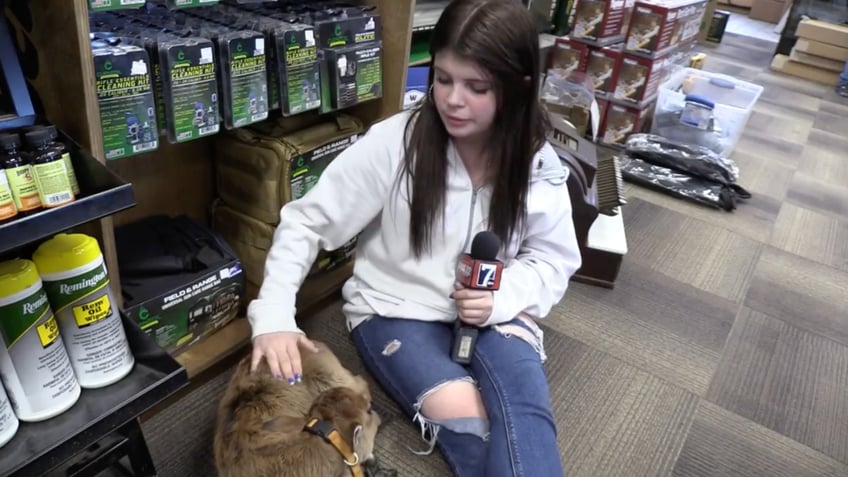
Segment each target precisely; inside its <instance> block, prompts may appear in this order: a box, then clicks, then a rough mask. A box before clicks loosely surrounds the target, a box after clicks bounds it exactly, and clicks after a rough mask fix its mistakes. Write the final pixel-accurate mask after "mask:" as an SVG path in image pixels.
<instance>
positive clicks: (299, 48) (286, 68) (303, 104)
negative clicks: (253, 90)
mask: <svg viewBox="0 0 848 477" xmlns="http://www.w3.org/2000/svg"><path fill="white" fill-rule="evenodd" d="M274 39H275V43H276V48H275V50H276V54H277V55H276V56H277V58H278V59H279V60H278V61H277V63H276V64H277V67H278V73H277V77H278V78H283V79H284V80H283V81H279V82H278V85H279V87H280V92H279V97H280V98H282V101H281V107H282V111H283V115H284V116H290V115H294V114H300V113H303V112H305V111H309V110H312V109H317V108H320V107H321V94H320V92H321V68H320V66H319V63H318V46H317V45H316V42H315V30H314V29H313V28H312V27H311V26H309V25H300V24H296V25H286V26H284V27H281V28H278V29H277V30H276V31H275V35H274Z"/></svg>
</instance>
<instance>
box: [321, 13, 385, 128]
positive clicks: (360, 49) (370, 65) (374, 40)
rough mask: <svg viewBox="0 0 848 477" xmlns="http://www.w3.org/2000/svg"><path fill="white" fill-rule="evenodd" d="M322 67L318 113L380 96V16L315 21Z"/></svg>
mask: <svg viewBox="0 0 848 477" xmlns="http://www.w3.org/2000/svg"><path fill="white" fill-rule="evenodd" d="M314 26H315V30H316V34H317V36H318V48H319V60H320V68H321V79H322V82H321V112H322V113H327V112H331V111H336V110H339V109H344V108H349V107H351V106H354V105H356V104H359V103H361V102H364V101H368V100H371V99H376V98H379V97H381V96H382V93H383V88H382V76H383V71H382V70H383V67H382V61H383V60H382V35H381V21H380V16H379V15H365V16H357V17H352V18H336V17H329V18H322V19H318V20H316V21H315V22H314Z"/></svg>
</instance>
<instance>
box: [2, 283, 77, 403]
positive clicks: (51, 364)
mask: <svg viewBox="0 0 848 477" xmlns="http://www.w3.org/2000/svg"><path fill="white" fill-rule="evenodd" d="M0 331H2V334H3V341H4V342H5V344H6V348H7V349H8V352H9V357H10V358H11V361H12V364H13V366H14V371H15V374H16V375H17V377H18V380H19V381H20V383H21V387H22V388H23V392H24V395H25V396H26V397H27V399H28V400H29V403H30V405H31V406H30V407H31V408H33V409H46V408H49V407H51V406H53V405H54V403H55V399H57V398H59V397H61V396H64V395H67V394H70V393H73V392H75V391H76V389H77V388H78V387H79V384H78V383H77V380H76V377H75V376H74V371H73V368H72V367H71V363H70V359H69V358H68V353H67V352H66V350H65V346H64V344H63V343H62V339H61V338H60V335H59V326H58V324H57V323H56V318H55V317H54V316H53V313H52V310H51V308H50V303H49V302H48V300H47V294H46V293H45V292H44V289H43V288H38V289H37V290H36V291H35V292H34V293H32V294H31V295H29V296H28V297H26V298H24V299H22V300H19V301H16V302H14V303H10V304H8V305H5V306H2V307H0ZM5 372H6V370H5V369H4V373H5ZM12 404H13V405H14V404H15V403H14V401H13V403H12Z"/></svg>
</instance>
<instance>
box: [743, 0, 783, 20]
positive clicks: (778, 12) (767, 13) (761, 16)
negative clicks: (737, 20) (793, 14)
mask: <svg viewBox="0 0 848 477" xmlns="http://www.w3.org/2000/svg"><path fill="white" fill-rule="evenodd" d="M787 8H789V4H788V3H786V2H784V1H783V0H754V3H753V4H752V5H751V13H749V14H748V16H749V17H750V18H751V19H753V20H761V21H764V22H769V23H777V22H779V21H780V19H781V18H783V12H785V11H786V9H787Z"/></svg>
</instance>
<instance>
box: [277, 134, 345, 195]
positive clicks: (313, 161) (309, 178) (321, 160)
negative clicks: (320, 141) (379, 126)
mask: <svg viewBox="0 0 848 477" xmlns="http://www.w3.org/2000/svg"><path fill="white" fill-rule="evenodd" d="M357 137H358V136H357V135H353V136H350V137H347V138H344V139H341V140H338V141H334V142H331V143H329V144H325V145H324V146H321V147H319V148H317V149H315V150H314V151H311V152H307V153H306V154H301V155H298V156H294V157H292V158H291V166H290V168H289V169H290V171H291V172H290V174H291V177H290V178H291V191H292V200H297V199H300V198H301V197H303V196H304V195H306V193H307V192H309V190H310V189H312V187H314V186H315V184H317V183H318V178H319V177H320V176H321V173H323V172H324V169H326V168H327V166H328V165H329V164H330V162H332V161H333V159H335V158H336V156H338V155H339V153H341V152H342V151H344V150H345V149H347V148H348V147H350V145H351V144H353V143H354V142H356V139H357Z"/></svg>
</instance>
